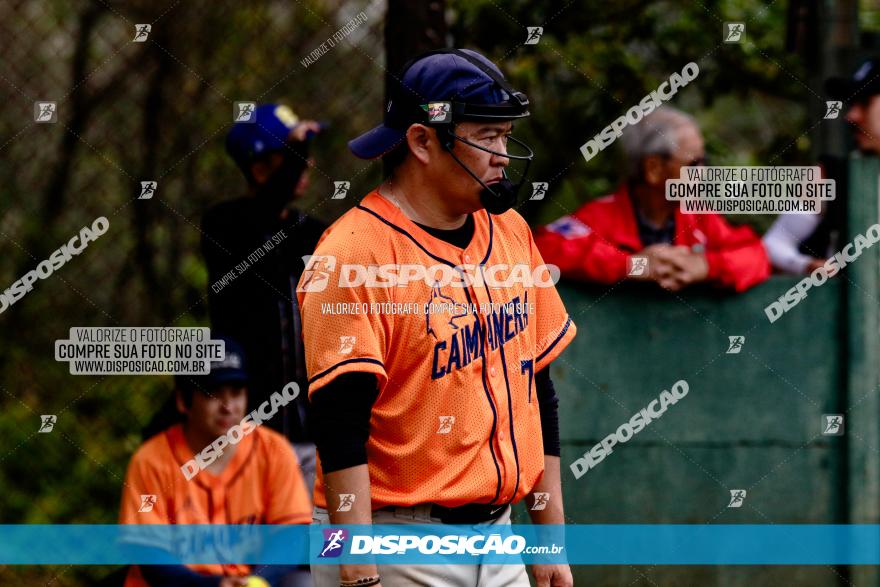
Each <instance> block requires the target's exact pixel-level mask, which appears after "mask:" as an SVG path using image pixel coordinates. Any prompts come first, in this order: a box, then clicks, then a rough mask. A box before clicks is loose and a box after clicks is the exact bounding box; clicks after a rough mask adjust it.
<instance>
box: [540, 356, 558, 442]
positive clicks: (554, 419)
mask: <svg viewBox="0 0 880 587" xmlns="http://www.w3.org/2000/svg"><path fill="white" fill-rule="evenodd" d="M535 394H536V395H537V396H538V409H539V410H540V412H541V436H542V437H543V439H544V454H545V455H550V456H552V457H558V456H559V455H560V452H561V450H560V446H559V398H558V397H556V389H554V388H553V381H551V380H550V365H547V366H546V367H544V368H543V369H541V370H540V371H538V373H537V374H536V375H535Z"/></svg>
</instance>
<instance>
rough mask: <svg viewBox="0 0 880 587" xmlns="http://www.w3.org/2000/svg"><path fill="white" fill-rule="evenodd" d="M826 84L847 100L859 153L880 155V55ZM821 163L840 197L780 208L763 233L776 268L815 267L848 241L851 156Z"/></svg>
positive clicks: (848, 117) (804, 269) (808, 269)
mask: <svg viewBox="0 0 880 587" xmlns="http://www.w3.org/2000/svg"><path fill="white" fill-rule="evenodd" d="M825 90H826V91H827V92H828V95H829V97H830V98H832V99H833V100H835V101H839V102H842V103H843V108H845V109H846V115H845V118H846V121H847V122H848V123H849V125H850V130H851V131H852V133H853V138H855V141H856V146H857V147H858V155H860V156H874V157H876V156H878V155H880V60H877V59H867V60H865V61H864V62H863V63H862V64H861V65H860V66H859V67H858V69H856V70H855V71H854V72H853V74H852V76H850V77H848V78H846V77H834V78H831V79H829V80H828V81H827V82H826V83H825ZM858 155H857V156H858ZM819 163H820V165H821V166H822V172H823V176H824V177H826V178H828V179H833V180H834V181H835V184H836V185H835V199H834V200H831V201H829V202H824V206H823V208H822V213H821V214H819V215H815V214H780V215H779V217H778V218H777V219H776V221H775V222H774V223H773V226H771V227H770V230H768V231H767V234H765V235H764V246H765V247H767V254H768V255H770V260H771V262H772V263H773V268H774V269H776V270H778V271H780V272H783V273H793V274H799V275H804V274H808V273H812V272H813V271H815V270H816V269H818V268H819V267H821V266H823V265H824V264H825V261H826V259H828V257H830V256H831V255H833V254H834V252H835V251H839V250H840V247H841V246H843V244H844V243H843V242H841V235H844V234H846V226H845V222H846V196H847V191H848V189H847V184H848V179H849V178H848V176H847V160H846V158H840V157H832V156H828V155H826V156H824V157H822V158H821V159H820V161H819Z"/></svg>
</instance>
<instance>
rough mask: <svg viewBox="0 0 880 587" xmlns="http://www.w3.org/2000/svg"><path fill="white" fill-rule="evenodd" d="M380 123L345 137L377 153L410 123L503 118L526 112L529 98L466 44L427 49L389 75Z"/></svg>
mask: <svg viewBox="0 0 880 587" xmlns="http://www.w3.org/2000/svg"><path fill="white" fill-rule="evenodd" d="M389 94H390V96H389V97H390V99H389V101H388V105H387V107H386V108H385V118H384V121H383V123H382V124H380V125H379V126H377V127H376V128H374V129H372V130H370V131H368V132H366V133H364V134H362V135H361V136H359V137H357V138H356V139H353V140H351V141H349V143H348V148H349V149H351V152H352V153H354V155H355V156H356V157H360V158H361V159H375V158H377V157H381V156H382V155H385V154H386V153H388V152H389V151H391V150H392V149H394V147H396V146H397V145H399V144H400V143H401V142H403V140H404V137H405V136H406V130H407V129H408V128H409V127H410V125H411V124H415V123H422V124H438V123H439V124H449V123H451V122H460V121H468V120H492V121H499V122H500V121H507V120H513V119H516V118H522V117H525V116H528V115H529V110H528V106H529V100H528V98H527V97H526V96H525V94H523V93H522V92H518V91H516V90H514V89H513V88H511V87H510V85H509V84H508V83H507V81H506V80H505V79H504V76H503V75H502V73H501V71H500V70H499V69H498V67H497V66H496V65H495V64H494V63H492V62H491V61H489V60H488V59H486V57H484V56H483V55H480V54H479V53H477V52H476V51H471V50H470V49H441V50H438V51H431V52H429V53H426V54H424V55H422V56H420V57H417V58H416V59H414V60H412V61H410V62H409V63H408V64H407V65H405V66H404V68H403V70H402V71H401V73H400V74H399V75H398V76H397V77H396V79H395V80H393V83H392V87H391V90H390V92H389Z"/></svg>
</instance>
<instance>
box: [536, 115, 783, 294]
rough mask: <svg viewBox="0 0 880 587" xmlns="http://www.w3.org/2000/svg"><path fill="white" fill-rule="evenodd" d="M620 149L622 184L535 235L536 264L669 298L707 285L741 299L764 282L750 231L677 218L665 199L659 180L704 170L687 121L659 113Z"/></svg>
mask: <svg viewBox="0 0 880 587" xmlns="http://www.w3.org/2000/svg"><path fill="white" fill-rule="evenodd" d="M621 142H622V143H623V149H624V151H625V152H626V158H627V165H628V167H627V169H628V176H629V177H628V178H627V180H628V181H626V182H625V183H623V184H621V185H620V187H619V188H618V189H617V191H616V192H615V193H613V194H611V195H608V196H605V197H603V198H599V199H597V200H593V201H591V202H587V203H586V204H584V205H583V206H582V207H581V208H580V209H579V210H577V211H576V212H575V213H574V214H571V215H569V216H563V217H562V218H559V219H558V220H556V221H555V222H551V223H550V224H548V225H547V226H545V227H542V228H540V229H539V230H538V231H536V232H535V242H536V243H537V245H538V249H540V251H541V255H542V257H543V258H544V262H546V263H551V264H553V265H558V266H559V270H560V272H561V273H562V276H563V277H567V278H569V279H580V280H585V281H593V282H597V283H603V284H613V283H617V282H619V281H621V280H623V279H626V278H627V277H629V278H631V279H639V280H645V281H654V282H656V283H658V284H659V285H660V287H663V288H664V289H667V290H671V291H678V290H680V289H682V288H684V287H687V286H689V285H692V284H695V283H707V284H711V285H714V286H717V287H722V288H726V289H731V290H733V291H737V292H741V291H744V290H746V289H748V288H750V287H752V286H754V285H756V284H758V283H760V282H762V281H764V280H765V279H767V277H769V275H770V262H769V260H768V259H767V253H766V252H765V251H764V247H763V245H762V244H761V241H760V239H758V237H757V235H755V233H754V232H753V231H752V229H751V228H749V227H748V226H736V227H735V226H731V225H730V224H729V223H728V222H727V221H726V220H725V219H724V217H723V216H721V215H720V214H714V213H713V214H683V213H682V212H681V211H680V210H679V202H675V201H668V200H667V199H666V182H667V180H670V179H678V178H679V177H680V173H681V168H682V167H684V166H686V165H688V166H697V165H705V161H706V154H705V153H706V152H705V150H704V144H703V136H702V134H701V133H700V129H699V128H698V127H697V123H696V121H695V120H694V119H693V118H691V117H690V116H688V115H687V114H685V113H683V112H680V111H678V110H676V109H674V108H671V107H669V106H662V107H660V108H658V109H657V110H655V111H654V112H653V113H651V114H649V115H648V116H646V117H645V118H644V120H642V121H641V122H640V123H639V124H637V125H636V126H633V127H630V128H628V129H627V130H626V131H625V132H624V134H623V136H622V137H621ZM633 257H642V259H633ZM644 258H647V263H644Z"/></svg>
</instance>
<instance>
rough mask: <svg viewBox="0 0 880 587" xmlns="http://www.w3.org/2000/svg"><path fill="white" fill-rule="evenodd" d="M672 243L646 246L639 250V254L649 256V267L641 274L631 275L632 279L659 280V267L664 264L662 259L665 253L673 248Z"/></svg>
mask: <svg viewBox="0 0 880 587" xmlns="http://www.w3.org/2000/svg"><path fill="white" fill-rule="evenodd" d="M671 248H672V247H671V246H670V245H665V244H657V245H651V246H650V247H645V248H644V249H642V250H641V251H639V253H638V256H640V257H647V258H648V268H647V271H645V272H644V273H643V274H641V275H631V276H630V277H629V278H630V279H635V280H637V281H659V279H658V276H657V269H658V268H660V267H661V266H662V262H661V259H662V257H663V255H664V254H665V253H666V251H667V250H668V249H671Z"/></svg>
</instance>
